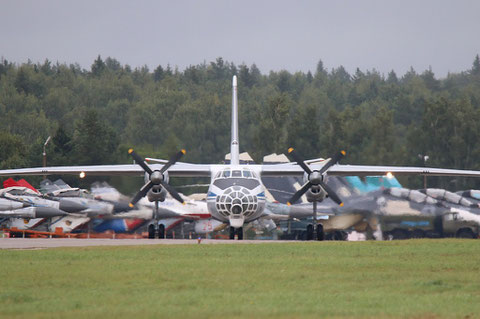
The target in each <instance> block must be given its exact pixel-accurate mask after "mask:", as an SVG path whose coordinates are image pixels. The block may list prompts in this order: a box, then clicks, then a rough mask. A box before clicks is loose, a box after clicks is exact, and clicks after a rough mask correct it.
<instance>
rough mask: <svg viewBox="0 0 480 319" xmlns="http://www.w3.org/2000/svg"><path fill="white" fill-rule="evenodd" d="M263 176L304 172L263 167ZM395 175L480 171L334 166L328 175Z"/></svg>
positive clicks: (471, 173) (475, 174)
mask: <svg viewBox="0 0 480 319" xmlns="http://www.w3.org/2000/svg"><path fill="white" fill-rule="evenodd" d="M322 166H323V165H310V167H311V169H312V170H319V169H320V168H321V167H322ZM261 173H262V176H302V175H303V174H304V170H303V169H302V168H301V167H300V166H299V165H297V164H295V163H287V164H273V165H262V167H261ZM387 173H392V174H393V175H426V176H464V177H480V171H474V170H461V169H448V168H432V167H413V166H372V165H340V164H336V165H333V166H332V167H330V168H329V169H328V173H327V174H328V175H336V176H379V175H386V174H387Z"/></svg>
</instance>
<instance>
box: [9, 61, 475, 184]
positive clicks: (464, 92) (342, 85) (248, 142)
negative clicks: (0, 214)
mask: <svg viewBox="0 0 480 319" xmlns="http://www.w3.org/2000/svg"><path fill="white" fill-rule="evenodd" d="M233 75H237V76H238V86H239V91H238V92H239V93H238V95H239V121H240V132H239V133H240V147H241V149H240V150H241V151H242V152H243V151H248V152H249V153H250V155H251V156H252V157H253V158H254V160H255V161H256V162H258V163H260V162H262V158H263V156H264V155H267V154H270V153H273V152H276V153H286V150H287V149H288V148H289V147H292V146H293V147H295V148H296V149H297V150H298V151H299V152H300V153H301V154H302V155H303V156H304V157H305V158H317V157H329V156H330V155H331V154H333V153H335V152H337V151H339V150H341V149H345V150H346V151H347V157H346V158H345V159H344V160H343V161H342V162H343V163H345V164H348V163H351V164H382V165H415V166H423V165H425V164H426V165H428V166H434V167H449V168H465V169H480V141H479V137H480V60H479V56H478V55H477V56H476V57H475V59H474V61H473V64H472V67H471V69H469V70H465V71H463V72H460V73H449V74H448V75H447V76H446V77H445V78H443V79H438V78H436V77H435V74H434V73H433V71H432V70H431V69H428V70H425V71H423V72H420V73H419V72H417V71H415V70H414V69H413V68H411V69H410V70H409V71H408V72H407V73H406V74H404V75H403V76H402V77H398V76H397V74H396V73H395V72H394V71H391V72H389V73H388V74H387V75H385V74H381V73H380V72H378V71H376V70H366V71H361V70H360V69H357V70H356V72H355V73H353V74H349V73H348V72H347V71H346V70H345V68H344V67H342V66H340V67H337V68H333V69H331V70H327V69H326V68H325V67H324V65H323V63H322V61H319V62H318V64H317V68H316V70H315V71H313V72H310V71H309V72H306V73H305V72H295V73H290V72H288V71H285V70H282V71H278V72H273V71H271V72H269V73H268V74H262V73H261V72H260V70H259V69H258V67H257V66H256V65H255V64H253V65H250V66H247V65H245V64H241V65H235V64H234V63H231V62H228V61H225V60H223V59H222V58H217V59H216V60H215V61H212V62H209V63H206V62H204V63H202V64H198V65H191V66H189V67H187V68H186V69H185V70H183V71H180V70H179V69H178V68H172V67H171V66H169V65H167V66H162V65H159V66H158V67H157V68H155V69H154V70H149V68H148V67H147V66H143V67H138V68H134V69H132V67H130V66H129V65H122V64H121V63H120V62H119V61H117V60H116V59H114V58H111V57H108V58H106V59H102V58H101V57H100V56H98V58H97V59H95V61H94V62H93V63H92V65H91V68H90V70H86V69H83V68H81V67H80V66H79V65H78V64H70V65H66V64H59V63H52V62H51V61H49V60H45V61H44V62H43V63H32V62H31V61H28V62H27V63H22V64H14V63H11V62H9V61H7V60H6V59H3V58H2V59H1V60H0V114H1V121H0V168H1V169H5V168H18V167H31V166H41V165H42V156H41V155H42V148H43V144H44V142H45V140H46V138H47V137H48V136H52V141H51V142H50V143H49V144H48V145H47V154H48V165H82V164H113V163H130V162H131V159H130V158H129V157H128V154H127V150H128V149H129V148H131V147H134V148H135V149H136V151H137V152H138V153H140V154H143V155H146V156H147V155H148V156H150V157H159V158H168V157H169V156H170V155H171V154H173V153H174V152H176V151H177V150H178V149H180V148H185V149H187V156H186V157H185V159H184V160H185V161H190V162H197V163H207V162H212V163H219V162H221V161H222V160H223V158H224V156H225V154H226V153H228V152H229V141H230V119H231V117H230V111H231V107H230V106H231V79H232V76H233ZM425 155H428V161H427V162H426V163H425V162H424V156H425ZM429 181H430V182H429V186H438V187H444V188H449V189H455V188H462V187H477V188H479V187H480V182H477V181H476V180H473V179H456V180H454V181H453V183H452V181H451V180H449V181H444V180H441V179H434V178H431V179H430V180H429ZM404 183H406V186H410V187H420V186H421V184H422V180H421V179H418V178H412V179H408V180H405V181H404Z"/></svg>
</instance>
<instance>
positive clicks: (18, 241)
mask: <svg viewBox="0 0 480 319" xmlns="http://www.w3.org/2000/svg"><path fill="white" fill-rule="evenodd" d="M264 243H285V241H284V240H218V239H202V240H201V242H200V245H209V244H264ZM185 244H187V245H198V244H199V243H198V240H197V239H103V238H102V239H99V238H95V239H93V238H92V239H78V238H0V249H45V248H56V247H87V246H135V245H185Z"/></svg>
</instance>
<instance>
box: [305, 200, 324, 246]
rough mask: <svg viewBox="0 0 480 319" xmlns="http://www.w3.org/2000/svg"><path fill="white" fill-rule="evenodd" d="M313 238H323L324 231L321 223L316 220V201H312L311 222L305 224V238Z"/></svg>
mask: <svg viewBox="0 0 480 319" xmlns="http://www.w3.org/2000/svg"><path fill="white" fill-rule="evenodd" d="M315 226H316V227H315ZM315 228H316V229H315ZM315 237H316V238H315ZM314 238H315V239H316V240H320V241H321V240H324V239H325V232H324V230H323V225H322V224H320V223H318V221H317V201H313V224H309V225H308V226H307V238H306V240H313V239H314Z"/></svg>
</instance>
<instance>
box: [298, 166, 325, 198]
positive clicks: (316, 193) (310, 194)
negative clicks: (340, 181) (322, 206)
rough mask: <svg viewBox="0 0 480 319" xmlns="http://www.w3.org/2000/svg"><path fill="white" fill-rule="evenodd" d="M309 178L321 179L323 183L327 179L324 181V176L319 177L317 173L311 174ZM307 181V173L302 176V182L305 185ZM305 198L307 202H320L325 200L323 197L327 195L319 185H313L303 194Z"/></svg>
mask: <svg viewBox="0 0 480 319" xmlns="http://www.w3.org/2000/svg"><path fill="white" fill-rule="evenodd" d="M310 177H311V178H312V177H313V178H316V179H321V180H322V181H323V182H326V181H327V179H326V176H325V175H320V174H318V172H316V171H314V172H313V173H312V176H310ZM308 181H309V176H308V174H307V173H304V174H303V182H304V183H307V182H308ZM310 182H314V181H312V180H310ZM305 196H306V197H307V200H308V201H309V202H311V203H312V202H321V201H323V200H324V199H325V197H326V196H327V193H326V192H325V190H324V189H323V188H322V187H320V186H319V185H313V186H312V187H311V188H310V189H309V190H308V191H307V192H306V193H305Z"/></svg>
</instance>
